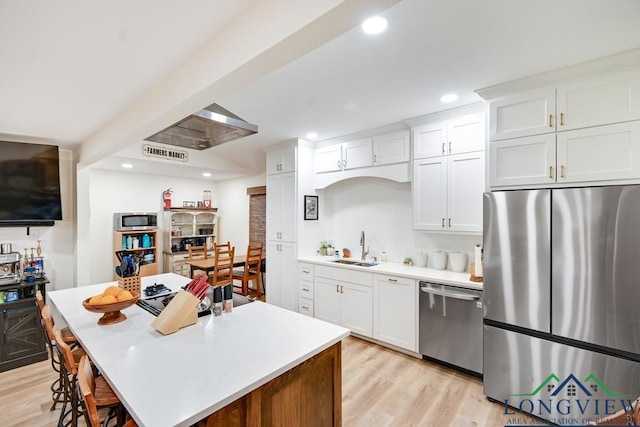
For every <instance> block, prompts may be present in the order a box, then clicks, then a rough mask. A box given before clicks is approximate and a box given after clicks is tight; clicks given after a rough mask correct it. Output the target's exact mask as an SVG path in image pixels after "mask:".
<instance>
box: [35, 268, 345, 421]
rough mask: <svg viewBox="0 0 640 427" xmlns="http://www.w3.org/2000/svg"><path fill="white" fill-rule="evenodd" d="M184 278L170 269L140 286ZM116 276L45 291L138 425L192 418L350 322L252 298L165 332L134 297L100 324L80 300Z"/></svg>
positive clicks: (332, 337) (309, 351) (283, 367)
mask: <svg viewBox="0 0 640 427" xmlns="http://www.w3.org/2000/svg"><path fill="white" fill-rule="evenodd" d="M154 281H155V282H157V283H164V284H165V285H166V286H168V287H169V288H171V289H172V290H177V288H178V287H180V286H183V285H184V284H186V283H188V282H189V279H188V278H184V277H182V276H178V275H176V274H173V273H167V274H161V275H157V276H151V277H146V278H143V280H142V288H143V289H144V288H145V287H146V286H148V285H152V284H153V283H154ZM112 283H114V282H108V283H103V284H98V285H91V286H84V287H80V288H73V289H64V290H60V291H52V292H48V293H47V297H48V298H50V302H51V303H52V305H53V307H54V308H55V310H57V311H58V312H59V313H60V315H61V316H62V318H63V319H64V321H65V322H66V323H67V324H68V325H69V327H70V328H71V330H72V331H73V333H74V334H75V335H76V336H77V337H78V340H79V341H80V343H81V344H82V346H83V347H84V348H85V350H86V351H87V353H88V354H89V356H90V357H91V359H92V360H93V361H94V363H95V364H96V366H97V367H98V369H100V371H101V372H102V374H103V375H104V376H105V378H106V379H107V381H108V382H109V383H110V385H111V386H112V387H113V389H114V391H115V392H116V394H117V395H118V396H119V397H120V400H122V401H123V403H124V404H125V407H126V408H127V410H128V411H129V413H130V414H131V415H132V417H133V418H134V419H135V420H136V422H137V423H138V424H139V425H141V426H152V427H156V426H182V425H190V424H193V423H195V422H196V421H198V420H200V419H202V418H204V417H206V416H207V415H210V414H212V413H213V412H215V411H217V410H218V409H220V408H222V407H224V406H226V405H227V404H229V403H231V402H233V401H234V400H236V399H238V398H239V397H241V396H243V395H245V394H247V393H249V392H251V391H252V390H254V389H256V388H258V387H260V386H261V385H263V384H265V383H267V382H268V381H270V380H272V379H273V378H275V377H277V376H279V375H280V374H282V373H284V372H286V371H287V370H289V369H291V368H293V367H294V366H296V365H298V364H300V363H301V362H303V361H305V360H307V359H309V358H310V357H312V356H314V355H315V354H318V353H320V352H321V351H323V350H325V349H327V348H329V347H331V346H332V345H333V344H335V343H337V342H339V341H341V340H342V339H344V338H345V337H347V336H348V335H349V331H348V329H345V328H342V327H340V326H335V325H332V324H330V323H326V322H323V321H320V320H317V319H314V318H311V317H308V316H305V315H302V314H298V313H295V312H292V311H289V310H285V309H282V308H279V307H276V306H273V305H270V304H265V303H262V302H259V301H256V302H254V303H251V304H245V305H243V306H240V307H234V309H233V312H232V313H230V314H224V315H223V316H220V317H214V316H213V315H210V316H205V317H201V318H199V319H198V323H197V324H196V325H192V326H188V327H186V328H183V329H181V330H179V331H178V332H176V333H174V334H171V335H167V336H164V335H162V334H160V333H159V332H157V331H156V330H155V329H154V328H152V327H151V323H152V322H153V320H154V319H155V317H154V316H153V315H151V314H150V313H148V312H146V311H145V310H143V309H141V308H140V307H138V306H137V305H133V306H132V307H130V308H127V309H125V310H123V313H124V314H126V316H127V319H126V320H125V321H123V322H121V323H117V324H115V325H108V326H100V325H98V323H97V322H98V319H99V318H100V316H101V315H100V314H96V313H90V312H88V311H86V310H85V309H84V308H83V307H82V301H83V300H84V299H86V298H88V297H90V296H92V295H96V294H99V293H101V292H102V291H104V289H105V288H106V287H107V286H109V285H110V284H112Z"/></svg>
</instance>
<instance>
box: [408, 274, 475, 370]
mask: <svg viewBox="0 0 640 427" xmlns="http://www.w3.org/2000/svg"><path fill="white" fill-rule="evenodd" d="M419 349H420V353H421V354H422V355H423V356H426V357H427V358H431V359H436V360H438V361H441V362H445V363H447V364H450V365H454V366H457V367H460V368H462V369H465V370H467V371H471V372H474V373H477V374H482V291H476V290H472V289H466V288H459V287H455V286H449V285H442V284H438V283H430V282H423V281H421V282H420V329H419Z"/></svg>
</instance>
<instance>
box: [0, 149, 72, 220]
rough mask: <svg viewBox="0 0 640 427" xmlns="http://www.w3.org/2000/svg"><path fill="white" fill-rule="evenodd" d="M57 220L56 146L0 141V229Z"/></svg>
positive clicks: (57, 178)
mask: <svg viewBox="0 0 640 427" xmlns="http://www.w3.org/2000/svg"><path fill="white" fill-rule="evenodd" d="M61 219H62V205H61V200H60V159H59V156H58V147H57V146H55V145H43V144H30V143H22V142H9V141H0V226H20V225H24V226H28V225H53V221H55V220H61Z"/></svg>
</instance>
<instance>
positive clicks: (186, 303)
mask: <svg viewBox="0 0 640 427" xmlns="http://www.w3.org/2000/svg"><path fill="white" fill-rule="evenodd" d="M199 303H200V300H199V299H198V298H196V297H195V296H194V295H193V294H191V293H190V292H187V291H183V290H179V291H178V293H177V294H176V296H174V297H173V299H172V300H171V302H170V303H169V304H168V305H167V306H166V307H165V308H164V310H162V312H161V313H160V315H159V316H158V317H156V320H154V321H153V323H152V324H151V326H153V327H154V328H155V330H156V331H158V332H160V333H161V334H163V335H169V334H172V333H174V332H176V331H177V330H178V329H180V328H184V327H185V326H189V325H193V324H195V323H196V322H197V321H198V308H197V306H198V304H199Z"/></svg>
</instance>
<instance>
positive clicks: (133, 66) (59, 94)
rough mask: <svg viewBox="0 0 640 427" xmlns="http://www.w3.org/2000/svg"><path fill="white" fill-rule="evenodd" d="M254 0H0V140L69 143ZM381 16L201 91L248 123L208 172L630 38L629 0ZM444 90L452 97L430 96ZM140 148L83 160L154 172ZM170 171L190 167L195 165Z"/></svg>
mask: <svg viewBox="0 0 640 427" xmlns="http://www.w3.org/2000/svg"><path fill="white" fill-rule="evenodd" d="M352 2H353V3H356V2H355V1H352ZM258 3H261V2H260V1H258V0H226V1H222V0H216V1H211V0H189V1H183V2H173V1H168V0H165V1H158V0H136V1H135V2H131V1H126V0H111V1H109V2H86V1H83V0H67V1H65V2H63V3H61V2H51V1H49V0H28V1H12V0H0V58H2V66H1V67H0V99H2V101H1V102H0V139H9V140H18V141H34V142H50V143H56V144H59V145H61V146H62V147H66V148H74V147H77V146H78V145H79V144H81V143H82V142H83V141H86V140H87V139H90V138H91V136H92V135H94V134H96V133H97V132H99V131H100V129H102V128H104V127H105V126H108V125H112V124H113V122H114V121H116V120H119V118H118V114H119V113H120V112H122V111H123V110H125V109H126V108H127V107H128V106H129V105H130V104H132V103H134V102H135V101H136V100H137V99H138V98H140V97H141V96H143V95H144V94H145V93H148V92H149V91H150V90H152V89H153V88H154V85H157V84H158V82H160V81H162V79H163V78H165V77H166V76H167V75H168V74H170V73H171V72H172V71H173V70H175V69H176V68H177V67H179V66H180V64H181V63H183V62H184V61H186V60H187V59H188V58H189V57H190V56H192V55H193V54H194V53H195V52H197V51H199V49H201V48H202V46H204V45H205V44H206V43H207V42H210V41H211V40H213V39H215V38H216V37H217V36H219V35H220V34H221V32H222V31H224V30H225V29H226V28H229V26H230V25H233V23H234V22H235V21H236V20H237V19H238V18H239V17H240V16H241V15H242V14H243V13H246V12H247V11H248V10H249V9H250V8H251V7H253V6H255V5H256V4H258ZM382 15H384V16H385V17H386V18H387V19H388V21H389V26H388V29H387V31H386V32H385V33H383V34H381V35H378V36H374V37H371V36H366V35H365V34H363V33H362V32H361V31H360V29H359V28H357V27H356V28H353V29H352V30H350V31H348V32H346V33H344V34H342V35H341V36H338V37H337V38H335V39H334V40H332V41H329V42H328V43H326V44H324V45H323V46H320V47H319V48H317V49H315V50H313V51H311V52H310V53H308V54H306V55H304V56H302V57H301V58H300V59H298V60H294V61H293V62H290V63H288V64H287V65H285V66H283V67H282V68H280V69H278V70H276V71H274V72H272V73H270V74H268V75H266V76H264V77H262V78H260V79H259V80H255V81H253V82H252V83H249V84H246V85H244V86H243V87H240V88H239V89H237V90H235V91H233V93H230V94H228V95H226V96H225V97H223V98H222V99H210V100H207V103H205V104H204V105H208V104H209V103H213V102H217V103H219V104H221V105H222V106H223V107H225V108H227V109H228V110H230V111H232V112H234V113H236V114H238V115H239V116H241V117H242V118H244V119H246V120H247V121H250V122H252V123H255V124H257V125H258V126H259V133H258V134H256V135H253V136H250V137H247V138H244V139H241V140H238V141H235V142H232V143H229V144H226V145H223V146H220V147H217V148H214V149H210V150H207V151H205V152H201V153H200V154H199V156H201V158H203V159H206V160H207V162H208V163H212V164H218V165H221V166H220V167H219V168H217V169H216V168H215V167H214V168H209V169H210V170H213V171H214V177H212V179H224V178H229V177H233V176H237V175H240V174H257V173H260V172H262V171H263V170H264V152H263V151H262V149H263V148H264V147H267V146H269V145H273V144H275V143H278V142H281V141H284V140H287V139H291V138H295V137H304V136H305V135H306V133H307V132H309V131H315V132H317V133H318V134H319V139H326V138H333V137H337V136H341V135H345V134H350V133H355V132H359V131H363V130H366V129H371V128H375V127H380V126H384V125H387V124H391V123H396V122H399V121H402V120H404V119H408V118H412V117H416V116H420V115H424V114H428V113H431V112H435V111H439V110H443V109H446V108H451V107H455V106H460V105H465V104H469V103H472V102H476V101H479V100H480V99H479V98H478V97H477V95H475V94H474V92H473V91H474V90H476V89H479V88H483V87H487V86H491V85H495V84H499V83H502V82H506V81H510V80H514V79H518V78H521V77H525V76H528V75H532V74H536V73H539V72H543V71H548V70H552V69H556V68H560V67H563V66H567V65H571V64H575V63H579V62H582V61H586V60H590V59H594V58H598V57H603V56H607V55H610V54H614V53H618V52H622V51H626V50H630V49H634V48H637V47H640V25H638V22H640V1H638V0H611V1H602V0H562V1H558V0H535V1H533V0H530V1H525V0H517V1H514V0H456V1H436V0H403V1H401V2H399V3H398V4H397V5H395V6H392V7H390V8H389V9H387V10H386V11H385V12H384V13H382ZM448 92H456V93H458V94H459V95H460V98H459V100H458V101H457V102H455V103H454V104H449V105H443V104H441V103H440V101H439V98H440V96H441V95H443V94H445V93H448ZM189 95H191V94H185V96H189ZM204 105H203V106H204ZM159 108H160V107H159ZM165 108H166V107H165ZM170 124H171V122H168V123H166V124H165V125H170ZM158 130H159V129H158ZM139 153H140V149H139V147H138V144H133V145H132V146H131V147H129V148H128V149H125V150H121V151H120V152H119V153H116V154H115V155H112V156H110V157H109V158H106V159H104V160H101V161H99V162H98V163H97V164H96V165H97V166H99V167H105V168H118V169H120V163H122V162H123V161H124V160H125V159H132V160H133V161H134V162H135V170H136V171H138V172H145V173H162V174H164V175H167V173H168V172H167V170H166V169H167V168H166V167H164V164H163V163H159V162H153V161H150V160H144V159H142V156H141V155H139ZM192 157H193V156H192ZM207 162H205V163H207ZM224 164H226V165H231V167H227V168H225V167H223V166H222V165H224ZM175 169H176V170H175V172H174V173H175V174H176V175H180V176H188V175H189V174H190V173H193V174H194V177H199V176H200V173H201V172H202V171H204V170H205V169H207V168H206V167H205V166H204V165H203V166H200V165H195V166H194V167H192V168H189V167H186V168H175ZM232 171H235V172H232ZM169 173H171V172H169Z"/></svg>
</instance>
